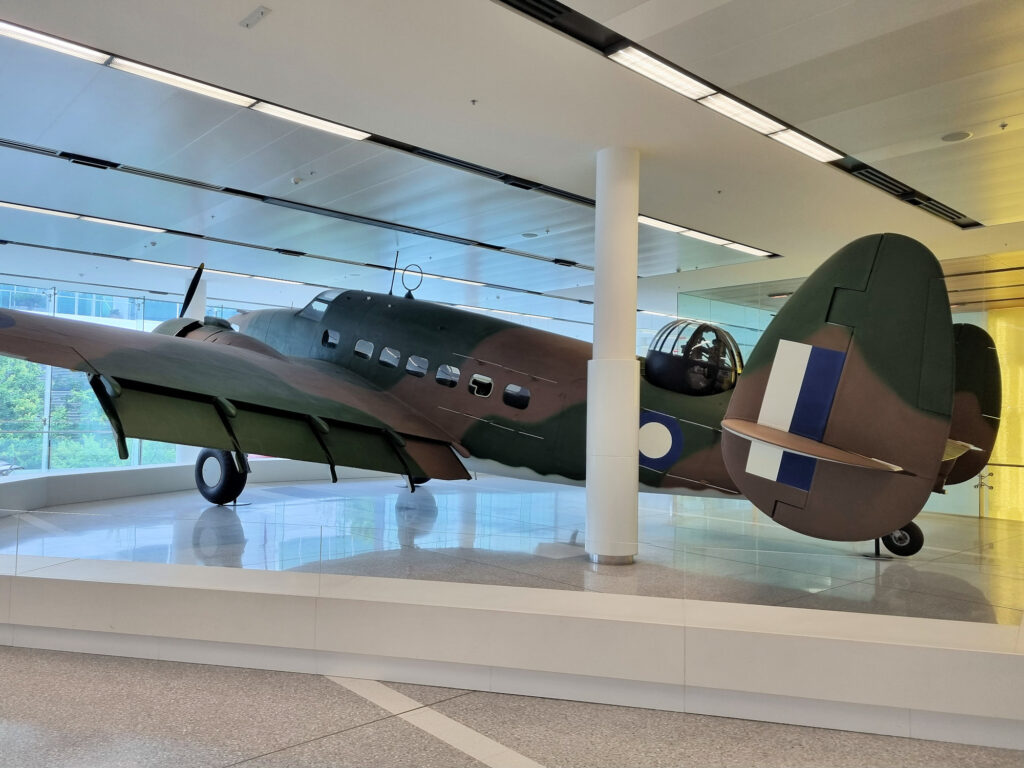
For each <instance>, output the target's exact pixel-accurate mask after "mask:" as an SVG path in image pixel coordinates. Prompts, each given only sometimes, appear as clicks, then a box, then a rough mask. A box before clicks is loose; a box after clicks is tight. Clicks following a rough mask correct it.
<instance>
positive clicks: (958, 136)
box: [942, 131, 974, 141]
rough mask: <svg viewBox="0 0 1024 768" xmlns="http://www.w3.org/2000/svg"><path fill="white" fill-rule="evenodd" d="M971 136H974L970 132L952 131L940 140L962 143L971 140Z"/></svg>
mask: <svg viewBox="0 0 1024 768" xmlns="http://www.w3.org/2000/svg"><path fill="white" fill-rule="evenodd" d="M973 135H974V134H973V133H971V132H970V131H953V132H952V133H947V134H946V135H945V136H943V137H942V140H943V141H963V140H964V139H969V138H971V136H973Z"/></svg>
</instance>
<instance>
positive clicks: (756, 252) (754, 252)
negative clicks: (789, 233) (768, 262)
mask: <svg viewBox="0 0 1024 768" xmlns="http://www.w3.org/2000/svg"><path fill="white" fill-rule="evenodd" d="M725 247H726V248H731V249H732V250H734V251H739V252H740V253H748V254H750V255H751V256H771V255H772V254H771V252H770V251H762V250H761V249H760V248H751V247H750V246H749V245H743V244H741V243H726V244H725Z"/></svg>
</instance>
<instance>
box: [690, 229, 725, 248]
mask: <svg viewBox="0 0 1024 768" xmlns="http://www.w3.org/2000/svg"><path fill="white" fill-rule="evenodd" d="M679 234H681V235H683V236H684V237H692V238H693V239H694V240H702V241H703V242H705V243H711V244H712V245H729V244H731V243H732V241H731V240H726V239H725V238H724V237H715V236H714V235H707V234H705V233H703V232H698V231H697V230H696V229H688V230H686V231H685V232H680V233H679Z"/></svg>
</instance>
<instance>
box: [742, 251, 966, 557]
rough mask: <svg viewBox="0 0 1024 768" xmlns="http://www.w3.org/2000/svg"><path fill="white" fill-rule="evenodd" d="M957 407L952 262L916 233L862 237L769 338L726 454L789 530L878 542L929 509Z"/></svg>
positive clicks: (745, 386) (798, 297) (750, 366)
mask: <svg viewBox="0 0 1024 768" xmlns="http://www.w3.org/2000/svg"><path fill="white" fill-rule="evenodd" d="M952 404H953V330H952V320H951V316H950V310H949V299H948V297H947V295H946V289H945V285H944V283H943V280H942V270H941V269H940V267H939V264H938V262H937V261H936V260H935V257H934V256H933V255H932V254H931V252H930V251H928V249H927V248H925V247H924V246H923V245H921V244H920V243H918V242H916V241H914V240H911V239H910V238H908V237H902V236H900V235H890V234H887V235H872V236H869V237H862V238H860V239H859V240H855V241H854V242H852V243H850V244H849V245H847V246H846V247H845V248H843V249H841V250H840V251H838V252H837V253H836V254H835V255H834V256H832V257H831V258H830V259H829V260H828V261H826V262H825V263H824V264H823V265H822V266H821V267H819V268H818V269H817V270H816V271H815V272H814V273H813V274H812V275H811V276H810V277H809V278H808V279H807V281H806V282H805V283H804V284H803V285H802V286H801V287H800V289H799V290H798V291H797V292H796V293H795V294H793V296H792V297H790V299H789V300H788V301H787V302H786V304H785V305H784V306H783V307H782V308H781V309H780V310H779V312H778V315H777V316H776V317H775V319H774V320H773V321H772V322H771V324H769V326H768V328H767V329H766V330H765V332H764V335H762V337H761V339H760V341H758V343H757V346H756V347H755V348H754V351H753V352H752V353H751V355H750V359H749V361H748V363H747V366H746V369H745V370H744V372H743V375H742V376H741V377H740V380H739V382H738V383H737V385H736V388H735V390H734V392H733V396H732V398H731V400H730V403H729V408H728V410H727V411H726V418H725V419H724V420H723V422H722V427H723V432H722V453H723V457H724V459H725V463H726V467H727V468H728V470H729V474H730V476H731V477H732V479H733V480H734V482H735V483H736V486H737V487H738V488H739V489H740V490H741V491H742V492H743V493H744V494H745V495H746V496H747V497H748V498H749V499H750V500H751V501H752V502H753V503H754V504H755V505H757V507H758V508H759V509H761V510H762V511H764V512H765V513H766V514H768V515H770V516H771V517H772V518H773V519H774V520H775V521H776V522H779V523H781V524H783V525H785V526H787V527H788V528H792V529H793V530H796V531H799V532H800V533H806V534H809V535H812V536H817V537H820V538H825V539H833V540H840V541H842V540H846V541H858V540H866V539H873V538H876V537H880V536H885V535H887V534H889V533H891V532H893V531H895V530H897V529H899V528H901V527H902V526H903V525H905V524H906V523H908V522H909V521H910V520H911V519H913V518H914V516H915V515H917V513H918V512H919V511H920V510H921V508H922V506H923V505H924V503H925V501H926V499H927V498H928V494H929V493H930V492H931V490H932V488H933V486H934V485H935V482H936V478H937V476H938V474H939V470H940V465H941V464H942V462H943V458H944V456H945V455H946V449H947V438H948V437H950V414H951V410H952ZM953 437H957V436H956V435H953ZM957 450H960V451H962V450H965V448H964V447H963V446H960V447H959V448H958V449H957Z"/></svg>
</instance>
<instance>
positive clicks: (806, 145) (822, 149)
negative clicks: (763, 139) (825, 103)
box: [770, 128, 843, 163]
mask: <svg viewBox="0 0 1024 768" xmlns="http://www.w3.org/2000/svg"><path fill="white" fill-rule="evenodd" d="M770 138H772V139H775V140H776V141H777V142H779V143H780V144H785V145H786V146H787V147H790V148H791V149H795V150H796V151H797V152H802V153H803V154H805V155H807V156H808V157H813V158H814V159H815V160H819V161H821V162H823V163H832V162H835V161H836V160H842V159H843V156H842V155H840V154H839V153H838V152H833V151H832V150H831V149H829V148H828V147H826V146H825V145H824V144H819V143H818V142H816V141H815V140H814V139H811V138H808V137H807V136H804V135H803V134H802V133H798V132H797V131H794V130H793V129H792V128H789V129H787V130H785V131H779V132H778V133H773V134H771V136H770Z"/></svg>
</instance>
